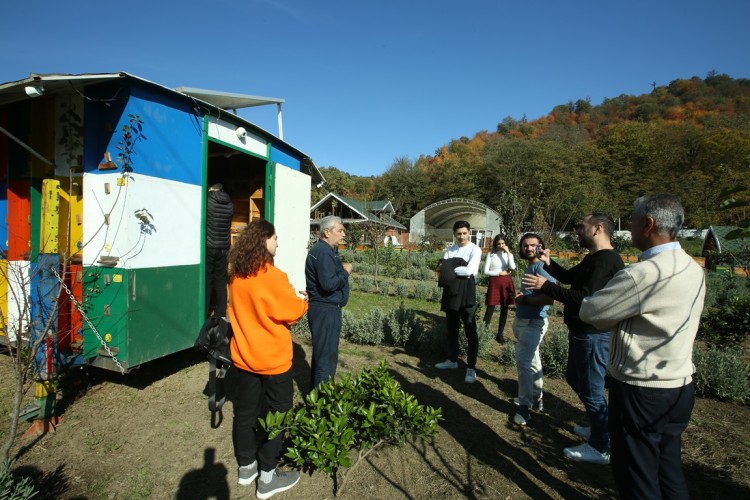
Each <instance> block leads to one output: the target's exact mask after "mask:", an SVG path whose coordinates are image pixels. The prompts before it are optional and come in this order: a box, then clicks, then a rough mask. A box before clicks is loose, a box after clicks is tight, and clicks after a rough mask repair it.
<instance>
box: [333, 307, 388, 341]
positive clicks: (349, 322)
mask: <svg viewBox="0 0 750 500" xmlns="http://www.w3.org/2000/svg"><path fill="white" fill-rule="evenodd" d="M384 324H385V313H384V312H383V310H382V309H380V308H378V307H376V308H373V309H371V310H370V311H368V312H367V313H366V314H365V315H364V317H362V319H357V318H355V317H354V315H353V314H352V313H350V312H349V311H347V310H346V309H344V310H343V311H342V314H341V338H343V339H345V340H348V341H349V342H353V343H355V344H370V345H379V344H381V343H382V342H383V338H384V337H385V332H384V330H383V326H384Z"/></svg>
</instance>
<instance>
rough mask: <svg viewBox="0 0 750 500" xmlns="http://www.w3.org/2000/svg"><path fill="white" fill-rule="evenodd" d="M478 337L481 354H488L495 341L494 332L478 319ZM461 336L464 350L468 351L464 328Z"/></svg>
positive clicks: (482, 355) (481, 355)
mask: <svg viewBox="0 0 750 500" xmlns="http://www.w3.org/2000/svg"><path fill="white" fill-rule="evenodd" d="M477 337H478V338H479V356H480V357H484V356H487V354H489V352H490V350H491V349H492V345H493V344H494V342H495V334H494V332H493V331H492V330H490V329H489V328H487V327H486V326H484V323H483V322H481V321H477ZM459 338H460V339H462V342H461V344H462V352H466V348H467V347H468V344H467V342H466V335H464V334H463V330H462V331H461V332H460V333H459Z"/></svg>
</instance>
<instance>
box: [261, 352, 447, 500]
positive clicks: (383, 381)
mask: <svg viewBox="0 0 750 500" xmlns="http://www.w3.org/2000/svg"><path fill="white" fill-rule="evenodd" d="M441 419H442V411H441V409H440V408H437V409H435V408H432V407H429V406H423V405H421V404H419V402H418V401H417V399H416V398H415V397H414V396H413V395H411V394H407V393H406V392H404V391H403V389H401V386H400V384H399V383H398V382H397V381H396V380H394V379H393V377H392V376H391V375H390V374H389V373H388V371H387V364H386V362H385V361H383V362H381V363H380V364H379V365H378V366H377V367H376V368H374V369H364V370H362V371H361V372H360V373H359V374H357V376H356V377H354V378H352V377H351V376H349V375H345V376H344V377H342V379H341V381H339V382H334V381H333V380H331V381H329V382H326V383H324V384H321V385H319V386H318V387H317V388H316V389H313V390H312V391H310V393H309V394H308V395H307V396H306V397H305V402H304V405H303V406H301V407H298V408H296V409H292V410H290V411H288V412H286V413H278V412H271V413H269V414H268V415H267V416H266V418H265V419H261V420H260V424H261V426H262V427H263V428H264V429H265V430H267V431H268V433H269V438H270V439H273V438H274V437H276V436H278V435H279V434H281V433H282V432H285V431H286V432H287V433H288V435H289V438H291V445H290V446H289V448H288V449H287V452H286V456H287V457H288V458H290V459H291V460H292V461H293V462H294V463H295V464H296V465H298V466H300V467H302V468H303V470H309V471H314V470H320V471H323V472H325V473H327V474H329V475H331V476H332V477H333V479H334V491H333V492H334V495H336V494H338V492H339V488H338V483H337V472H338V469H339V468H340V467H349V466H351V465H352V460H351V457H350V451H351V450H357V451H359V457H358V460H361V459H362V458H364V456H366V454H367V452H368V450H372V449H374V448H376V447H377V446H379V445H382V444H392V445H400V444H403V443H404V442H405V441H406V440H407V439H413V438H427V437H430V436H433V435H434V434H435V433H436V432H437V426H438V422H439V421H440V420H441Z"/></svg>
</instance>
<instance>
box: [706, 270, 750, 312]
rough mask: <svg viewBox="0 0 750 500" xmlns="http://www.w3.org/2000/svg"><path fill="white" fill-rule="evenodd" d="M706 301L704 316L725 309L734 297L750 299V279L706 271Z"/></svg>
mask: <svg viewBox="0 0 750 500" xmlns="http://www.w3.org/2000/svg"><path fill="white" fill-rule="evenodd" d="M705 274H706V301H705V303H704V309H703V310H704V314H705V313H707V312H708V311H710V310H711V309H713V308H717V307H723V306H724V305H726V304H727V303H728V302H729V299H731V298H732V297H750V279H747V278H745V277H743V276H737V275H734V274H722V273H717V272H715V271H706V273H705Z"/></svg>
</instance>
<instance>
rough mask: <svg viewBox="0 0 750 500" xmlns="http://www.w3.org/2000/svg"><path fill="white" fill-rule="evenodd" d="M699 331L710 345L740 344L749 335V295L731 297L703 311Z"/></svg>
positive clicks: (727, 345)
mask: <svg viewBox="0 0 750 500" xmlns="http://www.w3.org/2000/svg"><path fill="white" fill-rule="evenodd" d="M699 332H700V333H699V335H700V338H701V339H702V340H704V341H705V342H706V343H707V344H708V345H710V346H717V347H732V346H738V345H742V344H743V343H744V342H745V339H746V338H747V337H748V335H750V296H747V297H731V298H730V299H729V300H728V301H727V303H726V304H724V305H723V306H722V307H720V308H712V309H710V310H709V311H707V312H706V313H704V315H703V318H702V319H701V324H700V329H699Z"/></svg>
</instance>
